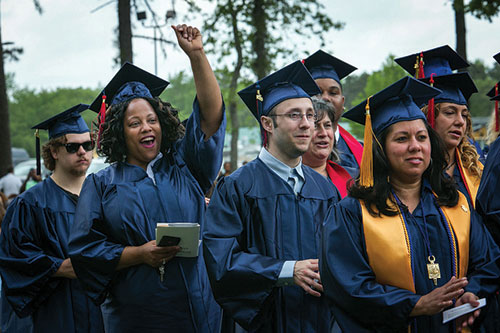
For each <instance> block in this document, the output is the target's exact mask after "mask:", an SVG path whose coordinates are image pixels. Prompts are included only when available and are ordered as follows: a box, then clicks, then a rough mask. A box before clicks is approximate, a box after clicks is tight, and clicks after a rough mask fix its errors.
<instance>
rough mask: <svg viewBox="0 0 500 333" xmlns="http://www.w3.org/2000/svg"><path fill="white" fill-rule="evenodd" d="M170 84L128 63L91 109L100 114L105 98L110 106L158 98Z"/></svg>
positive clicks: (110, 82)
mask: <svg viewBox="0 0 500 333" xmlns="http://www.w3.org/2000/svg"><path fill="white" fill-rule="evenodd" d="M168 84H169V82H168V81H165V80H163V79H161V78H159V77H158V76H156V75H153V74H151V73H149V72H146V71H145V70H143V69H141V68H139V67H137V66H134V65H132V64H131V63H129V62H127V63H125V64H124V65H123V66H122V68H120V70H119V71H118V72H117V73H116V74H115V76H113V78H112V79H111V81H109V83H108V84H107V85H106V87H104V89H103V90H102V91H101V93H100V94H99V96H97V97H96V99H95V100H94V101H93V102H92V104H91V105H90V109H91V110H93V111H96V112H99V110H100V108H101V104H102V100H103V96H106V101H107V103H108V106H111V105H113V104H118V103H121V102H125V101H128V100H131V99H133V98H141V97H156V96H159V95H160V94H161V93H162V92H163V90H164V89H165V88H166V87H167V86H168Z"/></svg>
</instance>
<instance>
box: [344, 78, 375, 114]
mask: <svg viewBox="0 0 500 333" xmlns="http://www.w3.org/2000/svg"><path fill="white" fill-rule="evenodd" d="M368 77H370V75H368V74H367V73H361V74H360V75H353V74H351V75H349V76H348V77H346V78H345V79H344V81H342V93H343V94H344V97H345V103H344V106H345V108H346V110H349V109H350V108H352V107H354V106H356V104H354V99H355V98H356V97H357V96H358V95H359V94H360V93H361V92H362V91H363V90H364V89H365V86H366V81H368Z"/></svg>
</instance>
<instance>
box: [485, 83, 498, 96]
mask: <svg viewBox="0 0 500 333" xmlns="http://www.w3.org/2000/svg"><path fill="white" fill-rule="evenodd" d="M499 93H500V81H498V82H497V83H496V84H495V85H494V86H493V88H491V89H490V91H488V92H487V93H486V96H488V97H495V96H497V95H498V94H499Z"/></svg>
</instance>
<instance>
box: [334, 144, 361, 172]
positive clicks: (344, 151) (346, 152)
mask: <svg viewBox="0 0 500 333" xmlns="http://www.w3.org/2000/svg"><path fill="white" fill-rule="evenodd" d="M335 147H337V149H338V151H339V154H340V162H339V163H338V164H340V165H341V166H343V167H344V168H345V169H346V170H347V171H349V174H350V175H351V176H353V177H356V176H357V174H358V173H359V165H358V162H357V161H356V158H355V157H354V155H353V153H352V152H351V150H350V149H349V146H347V143H346V142H345V140H344V139H343V138H342V136H339V139H338V140H337V142H336V143H335Z"/></svg>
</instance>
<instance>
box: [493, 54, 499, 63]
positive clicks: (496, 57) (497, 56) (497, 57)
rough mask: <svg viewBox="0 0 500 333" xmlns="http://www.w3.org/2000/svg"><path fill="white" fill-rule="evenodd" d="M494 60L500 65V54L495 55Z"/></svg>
mask: <svg viewBox="0 0 500 333" xmlns="http://www.w3.org/2000/svg"><path fill="white" fill-rule="evenodd" d="M493 59H495V60H496V61H497V62H498V63H499V64H500V52H498V53H497V54H495V55H494V56H493Z"/></svg>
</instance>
